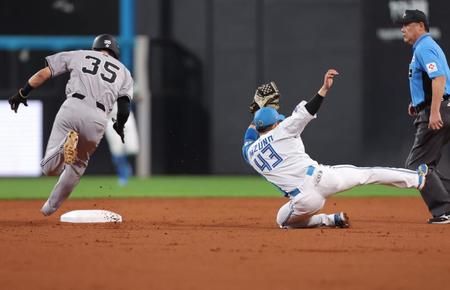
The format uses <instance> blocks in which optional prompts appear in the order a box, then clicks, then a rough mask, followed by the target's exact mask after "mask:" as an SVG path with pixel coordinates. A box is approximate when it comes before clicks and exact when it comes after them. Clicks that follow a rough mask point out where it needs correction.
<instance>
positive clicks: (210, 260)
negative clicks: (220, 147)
mask: <svg viewBox="0 0 450 290" xmlns="http://www.w3.org/2000/svg"><path fill="white" fill-rule="evenodd" d="M284 202H286V200H285V199H283V198H260V199H254V198H251V199H250V198H209V199H208V198H190V199H178V198H170V199H162V198H156V199H100V200H68V201H66V203H65V204H64V206H63V207H62V208H61V209H60V210H59V211H58V212H57V213H55V214H54V215H53V216H51V217H48V218H45V217H43V216H41V214H40V212H39V209H40V207H41V205H42V203H43V201H36V200H35V201H0V260H1V263H0V289H245V290H249V289H258V290H263V289H271V290H272V289H324V290H331V289H408V290H410V289H446V288H447V287H448V285H449V284H450V283H449V282H450V225H428V224H426V220H427V218H428V217H429V216H428V212H427V210H426V208H425V205H424V203H423V201H422V200H421V199H420V198H419V197H392V198H339V197H338V198H332V199H330V200H328V202H327V204H326V206H325V209H324V211H325V212H328V213H332V212H337V211H346V212H347V213H348V214H349V216H350V220H351V222H352V227H351V228H349V229H324V228H323V229H320V228H319V229H303V230H281V229H279V228H277V226H276V224H275V216H276V213H277V210H278V208H279V207H280V206H281V205H282V204H283V203H284ZM75 209H108V210H112V211H115V212H117V213H120V214H121V215H122V216H123V218H124V222H123V223H122V224H96V225H92V224H91V225H80V224H78V225H75V224H65V223H61V222H59V216H60V215H61V214H63V213H64V212H67V211H69V210H75Z"/></svg>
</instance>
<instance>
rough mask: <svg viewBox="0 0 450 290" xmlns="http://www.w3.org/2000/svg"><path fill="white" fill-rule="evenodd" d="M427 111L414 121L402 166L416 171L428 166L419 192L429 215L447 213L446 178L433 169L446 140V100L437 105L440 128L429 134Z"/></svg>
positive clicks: (449, 122)
mask: <svg viewBox="0 0 450 290" xmlns="http://www.w3.org/2000/svg"><path fill="white" fill-rule="evenodd" d="M429 117H430V108H429V107H427V108H424V109H423V110H421V111H420V112H419V113H418V115H417V117H416V119H415V121H414V125H415V127H416V134H415V139H414V145H413V147H412V148H411V152H410V153H409V156H408V159H407V160H406V167H407V168H409V169H414V170H415V169H417V167H418V166H419V165H420V164H422V163H425V164H427V165H428V167H429V173H428V175H427V179H426V183H425V187H424V188H423V189H422V191H421V192H420V193H421V194H422V198H423V200H424V201H425V203H426V204H427V206H428V209H429V211H430V212H431V214H432V215H433V216H435V217H436V216H440V215H443V214H446V213H450V179H449V178H447V177H444V176H443V175H442V174H441V173H440V172H439V171H438V170H437V168H436V166H437V165H438V163H439V160H440V159H441V156H442V154H441V153H442V148H443V146H444V145H445V144H447V143H448V141H449V140H450V101H443V102H442V103H441V118H442V121H443V122H444V126H443V127H442V128H441V129H439V130H437V131H433V130H431V129H428V121H429Z"/></svg>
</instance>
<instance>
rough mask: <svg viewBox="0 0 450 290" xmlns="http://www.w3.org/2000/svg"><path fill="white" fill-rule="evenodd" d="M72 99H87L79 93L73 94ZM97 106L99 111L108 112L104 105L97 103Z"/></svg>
mask: <svg viewBox="0 0 450 290" xmlns="http://www.w3.org/2000/svg"><path fill="white" fill-rule="evenodd" d="M72 97H73V98H77V99H80V100H82V99H84V98H86V96H85V95H82V94H79V93H75V94H72ZM95 104H96V105H97V108H99V109H100V110H102V111H103V112H106V109H105V106H104V105H103V104H102V103H99V102H95Z"/></svg>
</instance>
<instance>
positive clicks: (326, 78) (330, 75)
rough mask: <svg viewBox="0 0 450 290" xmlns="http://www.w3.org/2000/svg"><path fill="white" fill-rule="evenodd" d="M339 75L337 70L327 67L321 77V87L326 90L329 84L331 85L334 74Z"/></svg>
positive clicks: (329, 86)
mask: <svg viewBox="0 0 450 290" xmlns="http://www.w3.org/2000/svg"><path fill="white" fill-rule="evenodd" d="M337 75H339V73H338V72H337V70H335V69H329V70H328V71H327V72H326V73H325V76H324V78H323V88H324V89H326V90H329V89H330V88H331V86H332V85H333V79H334V77H335V76H337Z"/></svg>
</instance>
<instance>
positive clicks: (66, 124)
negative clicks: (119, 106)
mask: <svg viewBox="0 0 450 290" xmlns="http://www.w3.org/2000/svg"><path fill="white" fill-rule="evenodd" d="M46 61H47V64H48V66H49V68H50V70H51V72H52V77H54V76H57V75H60V74H62V73H65V72H70V79H69V81H68V82H67V85H66V96H67V99H66V101H65V102H64V104H63V105H62V106H61V108H60V109H59V111H58V114H57V115H56V118H55V121H54V123H53V128H52V132H51V134H50V138H49V140H48V144H47V149H46V152H45V156H44V159H43V160H42V162H41V167H42V171H43V172H44V174H45V175H59V176H60V177H59V180H58V182H57V183H56V185H55V187H54V188H53V190H52V193H51V194H50V197H49V198H48V200H47V202H46V203H45V205H44V207H45V208H46V209H48V208H49V209H51V210H45V211H46V212H47V214H50V213H51V212H52V211H55V210H56V209H57V208H59V207H60V205H61V204H62V203H63V201H64V200H65V199H66V198H67V197H68V196H69V195H70V193H71V192H72V191H73V189H74V188H75V186H76V185H77V184H78V182H79V180H80V178H81V176H82V175H83V174H84V171H85V170H86V167H87V165H88V162H89V159H90V156H91V155H92V154H93V153H94V151H95V150H96V148H97V146H98V144H99V142H100V140H101V139H102V138H103V135H104V134H105V130H106V125H107V122H108V114H109V113H110V112H111V111H112V109H113V106H114V104H115V103H116V101H117V99H118V98H119V97H122V96H127V97H128V98H130V100H131V99H132V96H133V79H132V77H131V74H130V72H129V71H128V69H127V68H126V67H125V66H124V65H123V64H122V63H121V62H120V61H118V60H117V59H115V58H114V57H112V56H110V55H108V54H105V53H103V52H99V51H94V50H78V51H67V52H60V53H57V54H54V55H51V56H48V57H46ZM70 131H75V132H77V133H78V137H79V139H78V145H77V152H78V154H77V159H76V161H75V162H74V163H73V164H65V163H64V152H63V146H64V143H65V141H66V139H67V134H68V133H69V132H70ZM44 207H43V208H44Z"/></svg>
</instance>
